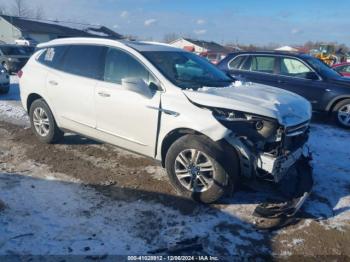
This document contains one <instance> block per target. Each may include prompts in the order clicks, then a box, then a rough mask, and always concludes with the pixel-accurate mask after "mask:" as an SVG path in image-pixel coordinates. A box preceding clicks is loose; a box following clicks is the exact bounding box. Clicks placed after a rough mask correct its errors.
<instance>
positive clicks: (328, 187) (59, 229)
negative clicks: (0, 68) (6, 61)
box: [0, 78, 350, 260]
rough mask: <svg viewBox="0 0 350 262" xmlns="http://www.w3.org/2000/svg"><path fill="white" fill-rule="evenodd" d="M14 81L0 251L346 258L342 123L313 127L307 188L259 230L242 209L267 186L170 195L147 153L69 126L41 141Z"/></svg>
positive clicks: (5, 135) (0, 167)
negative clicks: (211, 196) (285, 213)
mask: <svg viewBox="0 0 350 262" xmlns="http://www.w3.org/2000/svg"><path fill="white" fill-rule="evenodd" d="M16 82H17V81H16V79H15V78H12V83H13V84H12V86H11V93H10V94H9V95H7V96H2V97H0V255H68V254H71V255H83V256H86V257H88V258H89V257H91V256H96V255H99V256H104V257H106V256H109V255H135V254H147V253H148V252H151V251H152V250H153V251H154V250H157V249H162V248H168V249H166V250H165V251H163V252H162V253H163V254H171V250H172V248H174V247H181V245H180V246H179V245H177V244H176V243H177V242H178V241H182V240H188V241H189V243H191V245H193V247H192V248H191V249H190V250H189V251H184V252H183V254H186V255H189V254H208V255H213V256H218V257H220V258H223V257H226V256H238V257H240V256H251V257H254V258H256V257H262V258H267V259H269V258H271V256H275V257H287V258H289V259H292V258H294V259H295V260H303V259H310V258H312V259H315V260H318V259H319V258H320V257H319V256H322V258H324V259H326V258H335V259H338V258H339V259H340V258H344V259H349V257H350V248H349V247H350V234H349V233H350V165H349V160H350V151H349V148H350V139H349V138H350V133H349V132H348V131H345V130H341V129H338V128H336V127H332V126H330V125H326V124H323V123H315V124H313V125H312V130H311V131H312V132H311V134H312V135H311V139H310V147H311V150H312V151H313V153H314V161H313V165H314V177H315V187H314V191H313V193H312V195H311V197H310V199H308V201H307V202H306V203H305V205H304V207H303V209H302V210H301V211H300V212H299V213H298V214H297V216H296V218H295V219H293V220H292V221H289V222H290V223H289V224H288V225H287V226H285V227H283V228H279V229H277V230H262V229H259V228H257V227H256V222H257V220H256V219H255V218H254V217H252V216H251V214H252V212H253V210H254V208H255V207H256V205H257V204H258V203H260V201H262V200H264V199H266V198H268V197H269V195H268V193H266V192H257V191H256V190H252V189H244V190H243V189H242V190H240V191H239V192H236V193H235V194H234V196H232V197H227V198H225V199H223V200H222V201H221V202H220V203H218V204H215V205H209V206H204V205H200V204H197V203H194V202H192V201H191V200H189V199H185V198H182V197H181V196H178V195H177V194H176V192H175V191H174V190H173V189H172V187H171V186H170V185H169V183H168V179H167V176H166V174H165V172H164V171H163V169H162V168H161V167H160V166H159V164H158V163H157V162H155V161H153V160H151V159H147V158H143V157H140V156H138V155H135V154H132V153H129V152H127V151H125V150H120V149H118V148H116V147H112V146H109V145H105V144H100V143H97V142H94V141H91V140H88V139H85V138H82V137H80V136H76V135H73V134H68V135H66V136H65V139H64V140H63V141H62V142H61V143H60V144H57V145H43V144H40V143H39V142H38V141H37V140H36V139H35V137H34V135H33V134H32V133H31V130H30V129H29V128H28V126H29V125H28V119H27V117H26V114H25V112H23V109H22V108H21V106H20V103H19V101H18V99H19V97H18V86H17V84H16ZM275 222H276V221H275ZM277 222H280V221H277ZM229 260H230V259H229Z"/></svg>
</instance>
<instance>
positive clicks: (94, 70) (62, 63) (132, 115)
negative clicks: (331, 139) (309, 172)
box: [19, 38, 311, 203]
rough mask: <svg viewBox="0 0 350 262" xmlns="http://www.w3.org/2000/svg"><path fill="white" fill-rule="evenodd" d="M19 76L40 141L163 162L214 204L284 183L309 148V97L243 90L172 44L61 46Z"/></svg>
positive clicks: (49, 46)
mask: <svg viewBox="0 0 350 262" xmlns="http://www.w3.org/2000/svg"><path fill="white" fill-rule="evenodd" d="M19 75H20V91H21V99H22V103H23V106H24V108H25V109H26V110H27V111H28V113H29V116H30V121H31V125H32V130H33V132H34V133H35V135H36V136H37V137H38V139H39V140H40V141H42V142H45V143H54V142H56V141H58V140H59V139H61V138H62V136H63V133H64V132H65V131H71V132H75V133H78V134H81V135H83V136H86V137H90V138H92V139H96V140H99V141H104V142H106V143H110V144H113V145H116V146H119V147H122V148H125V149H128V150H131V151H133V152H137V153H139V154H142V155H145V156H148V157H152V158H155V159H157V160H159V161H160V162H161V163H162V165H163V167H165V168H166V170H167V173H168V175H169V177H170V181H171V182H172V184H173V185H174V186H175V188H176V189H177V190H178V191H179V192H181V193H182V194H184V195H186V196H192V197H193V198H194V199H196V200H199V201H202V202H206V203H210V202H214V201H216V200H218V199H219V198H220V197H221V196H222V195H223V194H224V193H225V192H227V190H228V189H229V190H232V189H233V188H235V186H236V185H237V183H238V181H239V179H242V178H247V179H253V178H257V177H260V178H264V179H268V180H272V181H274V182H276V183H277V182H279V181H280V180H281V178H282V177H283V176H284V175H285V174H287V172H288V170H289V169H290V168H291V167H293V166H294V164H295V163H296V162H297V161H298V159H300V158H301V157H302V156H303V147H304V145H305V143H306V142H307V139H308V130H309V121H310V118H311V106H310V104H309V102H307V101H306V100H305V99H304V98H302V97H300V96H298V95H296V94H293V93H291V92H287V91H284V90H281V89H277V88H273V87H270V86H264V85H258V84H249V83H248V84H241V83H239V82H237V81H236V82H235V80H234V79H232V78H231V77H229V76H227V75H225V74H224V73H223V72H222V71H220V70H218V69H217V68H216V67H215V66H214V65H212V64H210V63H209V62H208V61H206V59H204V58H201V57H199V56H197V55H195V54H192V53H189V52H186V51H184V50H180V49H176V48H173V47H170V46H168V45H164V44H157V43H146V42H132V41H131V42H129V41H114V40H108V39H100V38H99V39H94V38H71V39H58V40H53V41H51V42H48V43H45V44H41V45H39V51H37V52H36V53H35V54H34V55H33V56H32V57H31V59H30V60H29V62H28V63H27V64H26V66H25V67H24V68H23V69H22V71H21V72H20V73H19Z"/></svg>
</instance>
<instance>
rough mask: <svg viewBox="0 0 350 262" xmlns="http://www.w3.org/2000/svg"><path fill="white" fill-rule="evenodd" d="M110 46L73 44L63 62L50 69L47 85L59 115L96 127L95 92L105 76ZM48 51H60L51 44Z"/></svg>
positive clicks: (54, 54) (64, 55)
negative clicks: (104, 58)
mask: <svg viewBox="0 0 350 262" xmlns="http://www.w3.org/2000/svg"><path fill="white" fill-rule="evenodd" d="M106 50H107V48H105V47H102V46H93V45H72V46H69V47H67V48H66V50H65V53H64V54H63V55H62V56H63V57H62V58H61V62H60V63H59V64H57V65H56V66H55V69H54V70H50V71H49V73H48V77H47V86H48V90H49V94H50V98H51V101H52V103H53V104H54V109H55V111H56V114H58V115H59V117H61V118H63V119H64V120H66V121H70V122H74V124H80V125H84V126H88V127H91V128H95V127H96V115H95V102H94V94H95V87H96V82H97V80H99V79H102V74H103V67H104V63H103V57H104V54H105V51H106ZM47 52H48V53H47V55H48V56H56V55H58V54H57V53H56V48H53V49H51V48H48V50H47ZM50 52H52V53H51V54H50Z"/></svg>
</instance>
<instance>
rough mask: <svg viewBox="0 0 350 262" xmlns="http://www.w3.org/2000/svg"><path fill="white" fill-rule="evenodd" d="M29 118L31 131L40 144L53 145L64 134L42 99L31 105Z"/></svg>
mask: <svg viewBox="0 0 350 262" xmlns="http://www.w3.org/2000/svg"><path fill="white" fill-rule="evenodd" d="M29 118H30V124H31V129H32V131H33V133H34V134H35V136H36V137H37V138H38V139H39V140H40V141H41V142H43V143H46V144H53V143H56V142H58V141H59V140H61V139H62V137H63V135H64V133H63V132H62V131H61V130H60V129H59V128H58V126H57V124H56V121H55V118H54V117H53V114H52V112H51V110H50V108H49V106H48V105H47V104H46V102H45V101H44V100H43V99H37V100H35V101H34V102H33V103H32V105H31V106H30V110H29Z"/></svg>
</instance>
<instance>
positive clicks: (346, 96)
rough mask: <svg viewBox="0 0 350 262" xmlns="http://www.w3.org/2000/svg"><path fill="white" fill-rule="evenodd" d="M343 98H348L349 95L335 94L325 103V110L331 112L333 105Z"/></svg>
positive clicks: (349, 97)
mask: <svg viewBox="0 0 350 262" xmlns="http://www.w3.org/2000/svg"><path fill="white" fill-rule="evenodd" d="M345 99H350V95H342V96H337V97H336V98H333V99H332V100H331V101H330V102H329V103H328V105H327V108H326V111H327V112H328V113H329V114H331V113H332V111H333V109H334V107H335V106H336V105H337V104H338V103H339V102H341V101H343V100H345Z"/></svg>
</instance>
